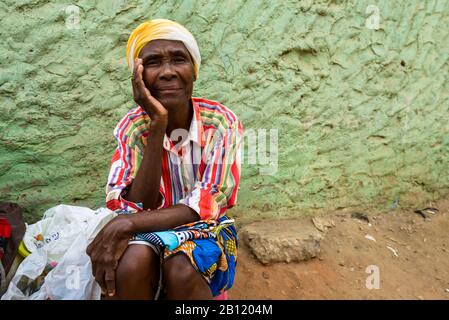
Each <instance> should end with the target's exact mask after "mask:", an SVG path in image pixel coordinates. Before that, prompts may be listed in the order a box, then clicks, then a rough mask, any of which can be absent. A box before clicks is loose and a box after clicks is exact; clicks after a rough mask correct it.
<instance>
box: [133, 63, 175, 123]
mask: <svg viewBox="0 0 449 320" xmlns="http://www.w3.org/2000/svg"><path fill="white" fill-rule="evenodd" d="M143 69H144V68H143V64H142V59H140V58H138V59H136V60H135V63H134V70H133V77H132V79H131V81H132V86H133V95H134V101H135V102H136V103H137V104H138V105H139V106H141V107H142V108H143V109H144V110H145V112H147V114H148V115H149V116H150V118H151V123H152V124H151V126H152V127H153V125H162V126H167V123H168V111H167V109H166V108H165V107H164V106H163V105H162V104H161V103H160V102H159V101H158V100H157V99H156V98H155V97H153V96H152V95H151V93H150V90H148V88H147V87H146V86H145V83H144V81H143Z"/></svg>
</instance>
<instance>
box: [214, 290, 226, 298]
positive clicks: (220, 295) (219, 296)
mask: <svg viewBox="0 0 449 320" xmlns="http://www.w3.org/2000/svg"><path fill="white" fill-rule="evenodd" d="M214 300H228V292H227V291H225V292H222V293H220V294H219V295H218V296H216V297H215V298H214Z"/></svg>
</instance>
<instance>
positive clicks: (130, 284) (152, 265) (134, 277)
mask: <svg viewBox="0 0 449 320" xmlns="http://www.w3.org/2000/svg"><path fill="white" fill-rule="evenodd" d="M158 282H159V257H158V256H157V254H156V253H155V252H154V251H153V249H151V248H150V247H148V246H145V245H130V246H129V247H128V248H127V249H126V251H125V253H124V254H123V256H122V258H121V259H120V261H119V264H118V266H117V269H116V287H117V295H118V296H122V297H130V296H133V297H134V296H135V294H139V292H143V291H145V287H147V288H146V289H147V290H149V292H150V293H151V292H153V291H154V289H155V288H157V285H158Z"/></svg>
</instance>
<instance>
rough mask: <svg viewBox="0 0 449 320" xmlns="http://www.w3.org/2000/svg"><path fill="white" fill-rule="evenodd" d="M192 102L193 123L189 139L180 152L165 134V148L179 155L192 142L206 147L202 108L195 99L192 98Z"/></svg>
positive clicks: (180, 148)
mask: <svg viewBox="0 0 449 320" xmlns="http://www.w3.org/2000/svg"><path fill="white" fill-rule="evenodd" d="M191 101H192V106H193V116H192V121H191V122H190V128H189V133H188V135H187V138H186V139H185V140H184V141H183V143H182V144H181V145H180V146H179V147H178V150H176V148H175V144H174V143H173V142H172V141H171V140H170V139H169V138H168V136H167V134H165V135H164V143H163V147H164V149H166V150H167V151H172V152H174V153H179V152H180V151H181V150H182V149H183V147H185V146H186V145H187V144H188V143H190V141H192V142H195V143H196V144H198V145H199V146H201V147H204V145H205V141H204V138H203V124H202V122H201V114H200V107H199V105H198V103H197V102H196V101H195V98H191Z"/></svg>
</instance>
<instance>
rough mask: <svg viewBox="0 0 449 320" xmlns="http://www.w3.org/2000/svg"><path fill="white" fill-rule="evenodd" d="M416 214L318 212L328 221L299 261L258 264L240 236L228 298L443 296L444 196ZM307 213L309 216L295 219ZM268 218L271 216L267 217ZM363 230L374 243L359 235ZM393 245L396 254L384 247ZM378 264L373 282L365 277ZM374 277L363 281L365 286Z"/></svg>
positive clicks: (448, 229)
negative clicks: (316, 250)
mask: <svg viewBox="0 0 449 320" xmlns="http://www.w3.org/2000/svg"><path fill="white" fill-rule="evenodd" d="M431 205H432V207H435V208H438V209H439V212H438V213H437V214H435V215H429V216H430V219H424V218H423V217H421V216H420V215H419V214H417V213H414V212H413V210H402V211H399V210H395V211H394V212H392V213H385V214H377V215H374V214H370V213H369V212H365V213H366V214H367V215H368V217H369V223H370V224H371V225H368V222H367V221H362V220H359V219H355V218H352V217H351V213H345V214H342V213H335V214H330V215H329V216H325V217H326V218H328V217H330V218H331V219H332V220H333V221H334V222H335V227H333V228H331V229H329V231H328V232H327V233H326V235H325V238H324V240H323V241H322V242H321V252H320V254H319V255H318V257H316V258H314V259H312V260H309V261H306V262H300V263H275V264H271V265H266V266H265V265H262V264H261V263H260V262H258V260H257V259H256V258H255V256H253V255H252V253H251V252H250V249H249V248H248V247H247V246H246V244H244V243H243V241H240V247H239V257H238V265H237V273H236V279H235V283H234V287H233V288H232V289H231V290H230V292H229V297H230V299H449V268H448V266H449V199H448V200H441V201H438V202H436V203H432V204H431ZM303 219H309V220H310V218H303ZM274 223H275V222H274ZM366 235H371V236H372V237H374V239H375V240H376V241H373V240H369V239H367V238H365V236H366ZM387 246H389V247H390V248H392V249H393V250H395V251H396V253H397V256H395V254H394V253H393V251H391V250H390V249H388V248H387ZM369 266H377V267H378V268H379V269H378V271H379V275H380V277H379V279H380V282H379V288H378V289H376V288H372V289H368V288H367V284H366V283H367V278H368V277H369V280H371V279H372V277H373V276H374V275H373V274H371V272H372V271H370V270H373V269H369V270H368V272H366V271H367V270H366V269H367V268H372V267H369ZM373 283H374V282H372V281H368V284H371V286H372V284H373Z"/></svg>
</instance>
